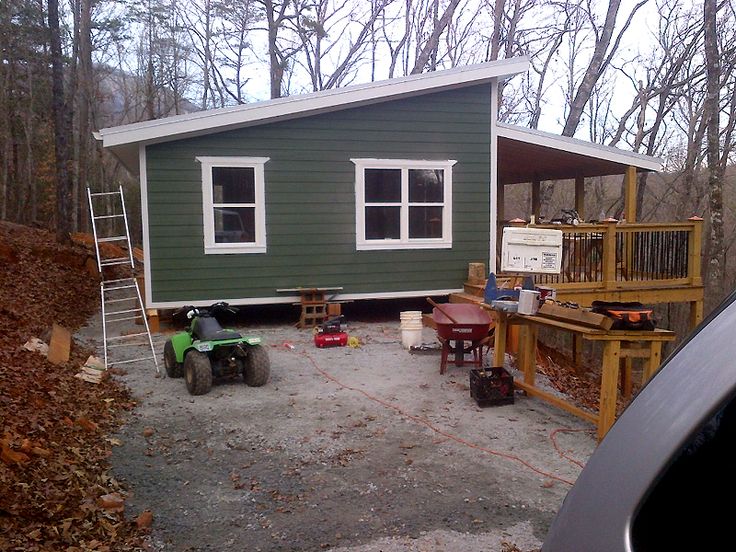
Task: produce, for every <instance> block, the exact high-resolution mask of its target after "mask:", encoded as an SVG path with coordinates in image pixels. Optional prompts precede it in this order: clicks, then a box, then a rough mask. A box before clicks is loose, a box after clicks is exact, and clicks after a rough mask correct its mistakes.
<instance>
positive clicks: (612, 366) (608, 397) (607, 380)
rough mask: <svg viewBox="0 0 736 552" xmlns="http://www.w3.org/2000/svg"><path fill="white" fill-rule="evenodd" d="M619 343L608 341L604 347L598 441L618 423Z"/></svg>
mask: <svg viewBox="0 0 736 552" xmlns="http://www.w3.org/2000/svg"><path fill="white" fill-rule="evenodd" d="M619 351H620V342H619V341H606V344H605V346H604V347H603V367H602V369H601V398H600V407H599V409H598V440H599V441H600V440H601V439H603V437H604V436H605V435H606V433H608V430H609V429H610V428H611V426H612V425H613V422H614V421H616V398H617V395H618V370H619V362H620V357H619Z"/></svg>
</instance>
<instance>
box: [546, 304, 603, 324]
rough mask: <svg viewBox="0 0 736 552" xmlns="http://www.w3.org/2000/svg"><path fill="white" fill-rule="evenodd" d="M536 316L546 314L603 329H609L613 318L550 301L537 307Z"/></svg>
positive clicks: (549, 316)
mask: <svg viewBox="0 0 736 552" xmlns="http://www.w3.org/2000/svg"><path fill="white" fill-rule="evenodd" d="M537 315H538V316H546V317H548V318H554V319H556V320H563V321H565V322H571V323H575V324H583V325H585V326H593V327H596V328H601V329H603V330H610V329H611V326H613V320H612V319H611V318H610V317H608V316H605V315H603V314H598V313H595V312H590V311H586V310H583V309H571V308H569V307H561V306H559V305H554V304H552V303H545V304H544V305H542V306H541V307H540V308H539V313H538V314H537Z"/></svg>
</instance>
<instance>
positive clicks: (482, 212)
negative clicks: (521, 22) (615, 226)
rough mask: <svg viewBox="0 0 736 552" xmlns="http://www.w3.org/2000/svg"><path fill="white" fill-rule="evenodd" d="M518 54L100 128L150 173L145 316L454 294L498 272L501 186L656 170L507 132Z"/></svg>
mask: <svg viewBox="0 0 736 552" xmlns="http://www.w3.org/2000/svg"><path fill="white" fill-rule="evenodd" d="M527 69H528V61H527V60H526V59H525V58H514V59H510V60H503V61H497V62H490V63H484V64H480V65H473V66H467V67H458V68H454V69H450V70H446V71H437V72H434V73H427V74H421V75H411V76H408V77H402V78H396V79H391V80H387V81H382V82H374V83H370V84H364V85H357V86H350V87H345V88H340V89H335V90H326V91H322V92H316V93H312V94H305V95H299V96H291V97H287V98H280V99H275V100H269V101H264V102H259V103H254V104H247V105H241V106H237V107H229V108H223V109H216V110H211V111H204V112H198V113H194V114H188V115H183V116H175V117H169V118H166V119H161V120H154V121H147V122H144V123H137V124H131V125H124V126H119V127H114V128H106V129H102V130H101V131H100V132H99V134H98V138H99V139H101V140H102V143H103V146H104V147H106V148H109V149H110V150H111V151H112V153H113V154H115V155H116V156H117V157H118V158H119V159H120V160H121V161H122V163H123V164H124V165H125V166H126V167H127V168H128V169H129V170H130V171H131V172H133V173H135V174H137V175H138V176H139V178H140V186H141V197H142V217H143V240H144V243H143V249H144V255H145V263H144V264H145V278H146V303H147V305H148V306H149V307H150V308H171V307H175V306H180V305H182V304H192V305H198V306H199V305H207V304H211V303H212V302H214V301H217V300H225V301H228V302H229V303H231V304H237V305H247V304H269V303H280V302H292V301H293V300H294V297H293V296H290V295H288V294H283V293H279V292H278V291H277V290H279V289H285V288H297V287H339V288H342V291H341V292H340V295H338V296H337V299H345V300H350V299H372V298H398V297H412V296H424V295H447V294H450V293H453V292H457V291H461V290H462V282H463V280H464V279H465V277H466V274H467V266H468V262H485V263H486V265H487V266H488V267H489V268H490V269H491V270H494V269H495V261H496V255H495V254H491V252H495V251H496V241H497V232H496V228H497V221H498V217H499V213H498V207H497V197H498V195H499V192H498V187H499V185H500V184H509V183H515V182H533V181H537V182H538V181H539V179H540V178H541V179H546V178H562V177H569V178H574V177H576V176H580V175H582V176H593V175H599V174H616V173H618V174H623V173H624V172H625V170H626V168H627V167H630V166H634V167H637V168H638V170H656V169H657V168H658V167H659V163H658V162H657V160H655V159H651V158H648V157H645V156H641V155H637V154H632V153H627V152H623V151H619V150H614V149H613V148H604V147H601V146H596V145H593V144H588V143H586V142H582V141H579V140H572V139H568V138H560V137H558V136H555V135H551V134H546V133H541V132H538V131H530V130H528V129H523V128H521V127H515V126H510V125H502V124H499V123H497V109H496V105H497V103H498V102H497V101H496V98H497V83H498V82H499V81H500V80H503V79H507V78H509V77H511V76H513V75H515V74H518V73H521V72H524V71H526V70H527Z"/></svg>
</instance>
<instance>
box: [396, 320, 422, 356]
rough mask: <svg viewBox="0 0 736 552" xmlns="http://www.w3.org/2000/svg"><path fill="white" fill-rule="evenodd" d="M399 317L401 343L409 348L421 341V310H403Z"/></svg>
mask: <svg viewBox="0 0 736 552" xmlns="http://www.w3.org/2000/svg"><path fill="white" fill-rule="evenodd" d="M399 318H400V319H401V344H402V345H403V346H404V348H406V349H409V348H411V347H412V346H416V345H420V344H421V343H422V328H423V324H422V311H404V312H401V313H399Z"/></svg>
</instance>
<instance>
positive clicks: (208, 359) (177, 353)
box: [164, 302, 271, 395]
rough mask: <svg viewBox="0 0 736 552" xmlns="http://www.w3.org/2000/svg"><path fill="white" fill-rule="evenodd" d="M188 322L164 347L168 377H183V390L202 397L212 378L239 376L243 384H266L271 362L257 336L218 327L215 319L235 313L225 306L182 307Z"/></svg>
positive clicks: (208, 388)
mask: <svg viewBox="0 0 736 552" xmlns="http://www.w3.org/2000/svg"><path fill="white" fill-rule="evenodd" d="M179 312H186V315H187V319H189V320H191V324H190V325H189V329H188V330H187V331H185V332H180V333H178V334H176V335H174V336H173V337H172V338H171V339H169V340H168V341H166V345H164V365H165V366H166V374H167V375H168V376H169V377H170V378H180V377H182V376H184V378H185V381H186V384H187V391H189V393H190V394H192V395H204V394H206V393H207V392H209V390H210V388H211V387H212V380H213V378H220V377H225V376H238V375H241V374H242V376H243V379H244V380H245V383H246V384H247V385H250V386H252V387H260V386H261V385H265V384H266V382H268V377H269V374H270V372H271V363H270V361H269V359H268V352H267V351H266V349H264V348H263V346H262V345H261V338H260V337H250V336H245V337H244V336H241V335H240V334H239V333H238V332H236V331H233V330H226V329H223V328H222V326H220V323H219V322H218V321H217V318H216V316H218V315H221V314H224V313H228V312H229V313H235V312H236V311H235V310H234V309H232V308H231V307H230V306H229V305H228V304H227V303H222V302H221V303H215V304H214V305H212V306H211V307H209V308H202V309H198V308H195V307H184V308H183V309H181V310H180V311H179Z"/></svg>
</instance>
